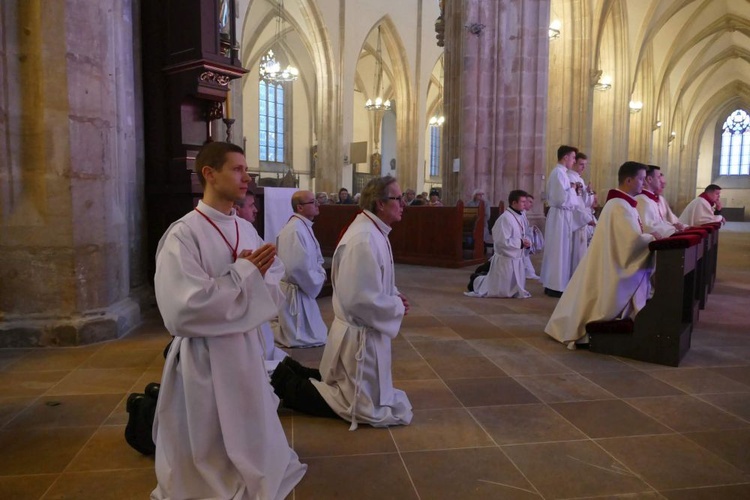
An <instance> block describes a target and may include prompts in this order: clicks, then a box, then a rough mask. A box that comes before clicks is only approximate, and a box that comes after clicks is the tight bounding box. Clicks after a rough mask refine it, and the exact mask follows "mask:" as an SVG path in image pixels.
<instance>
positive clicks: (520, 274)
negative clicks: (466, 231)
mask: <svg viewBox="0 0 750 500" xmlns="http://www.w3.org/2000/svg"><path fill="white" fill-rule="evenodd" d="M508 207H509V208H508V210H506V211H505V212H503V214H502V215H501V216H500V217H498V219H497V221H495V225H494V226H493V227H492V239H493V241H494V244H495V253H494V254H493V255H492V260H491V261H490V271H489V273H487V275H486V276H477V277H476V279H475V280H474V285H473V287H474V291H473V292H468V293H467V295H469V296H471V297H512V298H516V299H525V298H528V297H531V294H530V293H529V292H527V291H526V270H525V269H524V254H525V251H526V249H528V248H529V247H530V246H531V242H530V241H529V239H528V238H526V234H525V227H524V224H523V213H522V212H523V210H524V209H525V208H526V192H525V191H521V190H519V189H517V190H514V191H511V192H510V195H509V196H508Z"/></svg>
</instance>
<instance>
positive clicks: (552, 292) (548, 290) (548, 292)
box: [544, 288, 563, 298]
mask: <svg viewBox="0 0 750 500" xmlns="http://www.w3.org/2000/svg"><path fill="white" fill-rule="evenodd" d="M562 294H563V293H562V292H558V291H557V290H552V289H551V288H545V289H544V295H549V296H550V297H557V298H560V297H562Z"/></svg>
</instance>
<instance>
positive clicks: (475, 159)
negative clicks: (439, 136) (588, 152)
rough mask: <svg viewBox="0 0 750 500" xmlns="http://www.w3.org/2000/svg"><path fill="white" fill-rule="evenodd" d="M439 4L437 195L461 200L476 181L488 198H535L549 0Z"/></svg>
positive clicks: (540, 172)
mask: <svg viewBox="0 0 750 500" xmlns="http://www.w3.org/2000/svg"><path fill="white" fill-rule="evenodd" d="M445 8H446V13H445V14H446V33H445V61H446V65H445V67H446V74H445V102H446V106H445V111H446V124H445V125H444V128H445V138H444V142H443V157H442V159H443V188H444V193H445V198H446V199H447V200H448V202H450V203H455V201H456V200H458V199H459V198H460V199H463V200H468V199H470V197H471V192H472V191H473V190H474V189H475V188H481V189H484V190H485V192H486V193H487V196H486V198H487V199H488V200H489V201H490V202H492V203H493V204H497V202H499V201H505V202H506V204H507V197H508V193H509V192H510V191H511V190H513V189H524V190H526V191H530V192H532V193H533V194H534V195H535V196H536V197H537V200H538V199H539V194H540V193H541V192H542V190H543V189H544V187H543V186H544V180H543V177H544V173H545V170H546V169H545V147H546V145H545V128H546V110H547V78H548V59H549V40H548V26H549V9H550V0H498V1H495V2H488V1H483V0H447V1H446V2H445ZM456 158H458V159H459V161H460V166H459V172H458V173H454V172H453V163H454V159H456ZM541 205H542V204H541V203H537V204H536V205H535V210H539V211H541Z"/></svg>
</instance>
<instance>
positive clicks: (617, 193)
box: [605, 189, 638, 208]
mask: <svg viewBox="0 0 750 500" xmlns="http://www.w3.org/2000/svg"><path fill="white" fill-rule="evenodd" d="M614 198H619V199H621V200H625V201H627V202H628V204H629V205H630V206H631V207H633V208H636V207H637V206H638V202H637V201H635V200H634V199H633V197H632V196H630V195H629V194H625V193H623V192H622V191H620V190H619V189H610V190H609V193H607V201H609V200H612V199H614ZM605 204H606V202H605Z"/></svg>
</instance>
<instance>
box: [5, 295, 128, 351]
mask: <svg viewBox="0 0 750 500" xmlns="http://www.w3.org/2000/svg"><path fill="white" fill-rule="evenodd" d="M140 322H141V308H140V307H139V306H138V304H137V303H136V302H135V301H134V300H132V299H130V298H128V299H125V300H121V301H120V302H117V303H115V304H112V305H111V306H109V307H108V308H107V309H104V310H96V311H91V312H87V313H84V314H81V315H79V316H74V317H70V316H68V317H57V318H54V317H53V318H44V319H28V318H18V319H15V320H13V319H11V320H6V321H3V322H2V323H0V348H4V347H71V346H79V345H85V344H92V343H95V342H102V341H104V340H114V339H118V338H120V337H122V336H123V335H125V334H126V333H127V332H128V331H130V330H131V329H132V328H134V327H135V326H137V325H138V324H139V323H140Z"/></svg>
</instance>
